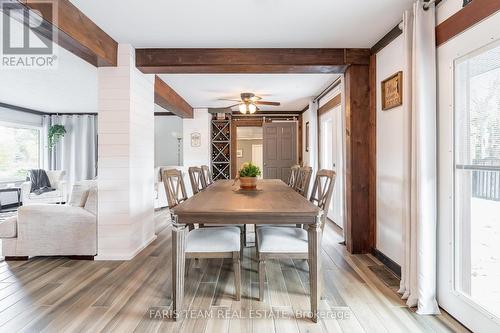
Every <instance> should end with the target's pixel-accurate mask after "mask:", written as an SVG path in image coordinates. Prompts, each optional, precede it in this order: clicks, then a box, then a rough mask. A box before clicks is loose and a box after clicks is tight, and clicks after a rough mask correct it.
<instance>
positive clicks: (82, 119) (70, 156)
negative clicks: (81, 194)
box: [43, 115, 97, 190]
mask: <svg viewBox="0 0 500 333" xmlns="http://www.w3.org/2000/svg"><path fill="white" fill-rule="evenodd" d="M55 124H60V125H63V126H64V128H65V129H66V134H65V135H64V137H63V138H62V139H61V140H60V141H59V142H58V143H57V144H56V146H55V147H54V148H53V149H52V150H50V149H48V140H47V138H48V130H49V128H50V126H52V125H55ZM43 138H44V139H45V145H44V146H45V149H44V151H45V156H44V164H45V168H46V169H48V170H64V171H66V177H65V180H66V181H67V182H68V185H69V186H71V185H72V184H74V183H75V182H77V181H80V180H86V179H93V178H95V177H96V175H97V116H95V115H48V116H44V117H43ZM70 188H71V187H70ZM70 188H69V189H70ZM69 189H68V190H69Z"/></svg>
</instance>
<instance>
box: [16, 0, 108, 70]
mask: <svg viewBox="0 0 500 333" xmlns="http://www.w3.org/2000/svg"><path fill="white" fill-rule="evenodd" d="M18 3H19V4H21V5H22V6H24V7H25V8H27V9H30V10H38V11H40V13H41V14H42V18H43V20H44V26H45V28H44V29H43V30H42V31H40V33H41V35H42V36H44V37H45V38H48V39H50V40H52V39H53V38H52V30H51V28H50V27H53V28H55V33H56V34H57V38H56V40H55V42H56V43H57V44H58V45H59V46H61V47H62V48H64V49H66V50H68V51H70V52H71V53H73V54H75V55H76V56H78V57H80V58H82V59H83V60H85V61H87V62H89V63H90V64H92V65H94V66H96V67H105V66H117V57H118V43H117V42H116V41H115V40H114V39H113V38H111V37H110V36H109V35H108V34H106V33H105V32H104V31H103V30H102V29H101V28H99V27H98V26H97V25H96V24H95V23H94V22H93V21H92V20H91V19H89V18H88V17H87V16H85V15H84V14H83V13H82V12H81V11H80V10H79V9H78V8H77V7H76V6H75V5H73V4H72V3H71V2H70V1H69V0H55V1H54V2H53V4H54V6H55V9H56V15H55V18H56V19H54V18H53V16H54V15H52V13H47V11H48V10H50V8H49V7H47V6H46V5H45V6H44V5H43V4H44V3H43V2H40V1H31V0H18ZM45 4H46V3H45Z"/></svg>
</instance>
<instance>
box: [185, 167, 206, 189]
mask: <svg viewBox="0 0 500 333" xmlns="http://www.w3.org/2000/svg"><path fill="white" fill-rule="evenodd" d="M188 173H189V180H190V182H191V188H192V189H193V195H194V194H197V193H198V192H200V191H203V190H204V189H206V188H207V181H206V180H205V176H204V175H203V170H202V169H201V168H200V167H189V169H188Z"/></svg>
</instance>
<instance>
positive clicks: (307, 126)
mask: <svg viewBox="0 0 500 333" xmlns="http://www.w3.org/2000/svg"><path fill="white" fill-rule="evenodd" d="M309 131H310V129H309V122H306V151H307V152H309Z"/></svg>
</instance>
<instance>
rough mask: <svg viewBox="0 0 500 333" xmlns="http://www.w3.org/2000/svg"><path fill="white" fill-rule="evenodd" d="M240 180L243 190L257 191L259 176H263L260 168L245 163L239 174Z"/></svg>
mask: <svg viewBox="0 0 500 333" xmlns="http://www.w3.org/2000/svg"><path fill="white" fill-rule="evenodd" d="M238 174H239V179H240V188H241V189H242V190H255V189H256V188H257V176H260V175H261V172H260V168H259V167H258V166H256V165H255V164H252V163H251V162H245V163H243V164H242V165H241V169H240V171H239V172H238Z"/></svg>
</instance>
